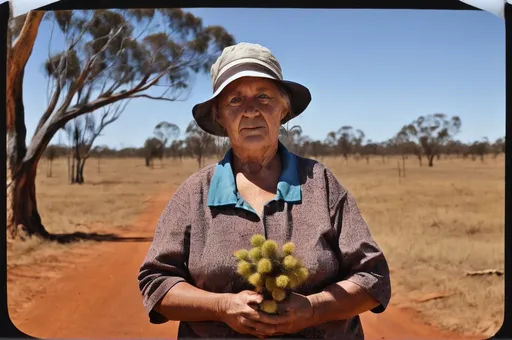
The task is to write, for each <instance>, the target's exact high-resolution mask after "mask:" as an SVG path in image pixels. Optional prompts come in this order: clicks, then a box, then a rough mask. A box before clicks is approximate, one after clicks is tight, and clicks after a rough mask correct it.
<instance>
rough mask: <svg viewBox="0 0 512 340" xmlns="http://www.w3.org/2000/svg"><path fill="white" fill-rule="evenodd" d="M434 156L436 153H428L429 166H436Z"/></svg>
mask: <svg viewBox="0 0 512 340" xmlns="http://www.w3.org/2000/svg"><path fill="white" fill-rule="evenodd" d="M434 156H435V155H428V166H429V167H433V166H434Z"/></svg>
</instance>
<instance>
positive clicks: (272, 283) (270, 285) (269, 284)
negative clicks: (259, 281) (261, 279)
mask: <svg viewBox="0 0 512 340" xmlns="http://www.w3.org/2000/svg"><path fill="white" fill-rule="evenodd" d="M265 288H267V290H268V291H269V292H272V291H273V290H274V289H276V288H277V286H276V279H275V278H273V277H267V278H266V279H265Z"/></svg>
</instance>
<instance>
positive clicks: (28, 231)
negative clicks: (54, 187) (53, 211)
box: [7, 162, 50, 239]
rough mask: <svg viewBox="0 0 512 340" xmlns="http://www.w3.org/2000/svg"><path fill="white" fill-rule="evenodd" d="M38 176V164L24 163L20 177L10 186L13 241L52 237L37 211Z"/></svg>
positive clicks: (19, 171) (8, 201) (19, 173)
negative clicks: (34, 237)
mask: <svg viewBox="0 0 512 340" xmlns="http://www.w3.org/2000/svg"><path fill="white" fill-rule="evenodd" d="M36 174H37V162H36V163H32V164H30V163H24V164H22V165H21V166H19V167H18V176H17V177H16V178H15V179H14V181H13V182H12V184H11V186H10V187H11V188H12V190H10V195H9V194H8V197H7V207H8V209H7V210H8V211H11V212H12V214H13V222H12V224H11V226H10V228H9V229H10V233H9V236H10V237H11V238H12V239H15V238H18V237H19V238H21V239H23V238H24V237H25V236H33V235H36V236H40V237H43V238H45V239H48V238H49V236H50V234H49V233H48V231H46V229H45V228H44V226H43V224H42V223H41V216H40V215H39V212H38V210H37V203H36ZM9 196H10V197H9ZM8 226H9V225H8Z"/></svg>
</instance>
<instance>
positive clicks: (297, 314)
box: [268, 292, 313, 335]
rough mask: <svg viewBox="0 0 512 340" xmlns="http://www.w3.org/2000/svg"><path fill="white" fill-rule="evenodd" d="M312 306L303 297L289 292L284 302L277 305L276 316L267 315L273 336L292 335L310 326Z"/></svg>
mask: <svg viewBox="0 0 512 340" xmlns="http://www.w3.org/2000/svg"><path fill="white" fill-rule="evenodd" d="M312 318H313V306H312V304H311V301H310V300H309V299H308V298H307V297H306V296H304V295H301V294H297V293H294V292H291V293H290V294H289V296H288V297H287V298H286V300H284V301H282V302H279V303H278V304H277V314H273V315H269V316H268V322H269V323H271V324H273V325H274V335H282V334H294V333H298V332H300V331H301V330H303V329H305V328H308V327H310V326H311V325H312Z"/></svg>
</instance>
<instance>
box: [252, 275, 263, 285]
mask: <svg viewBox="0 0 512 340" xmlns="http://www.w3.org/2000/svg"><path fill="white" fill-rule="evenodd" d="M249 283H250V284H252V285H253V286H255V287H261V286H263V279H262V277H261V275H260V274H259V273H254V274H251V276H249Z"/></svg>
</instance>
